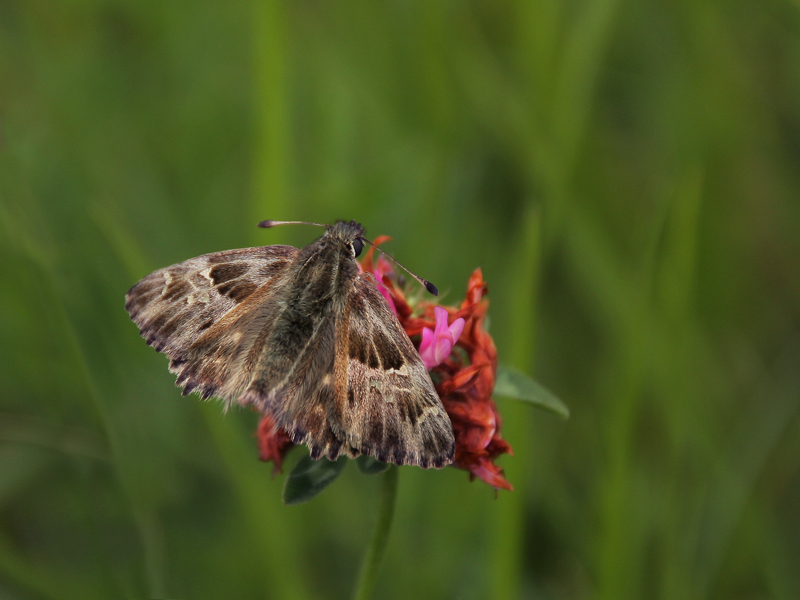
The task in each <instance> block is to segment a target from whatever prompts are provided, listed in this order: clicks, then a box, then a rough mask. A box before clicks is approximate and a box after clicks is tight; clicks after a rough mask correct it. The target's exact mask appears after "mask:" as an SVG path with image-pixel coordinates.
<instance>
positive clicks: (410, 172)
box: [0, 0, 800, 599]
mask: <svg viewBox="0 0 800 600" xmlns="http://www.w3.org/2000/svg"><path fill="white" fill-rule="evenodd" d="M799 64H800V12H798V5H797V3H796V2H794V3H793V2H787V1H784V0H775V1H772V2H767V3H746V2H734V3H730V2H726V3H723V2H706V3H687V2H681V3H677V4H674V5H670V6H666V5H664V6H660V5H659V6H656V5H648V4H633V3H622V2H618V1H613V0H603V1H597V2H578V3H572V4H565V3H563V2H555V1H549V0H539V1H536V2H523V1H519V2H509V3H489V2H483V3H482V2H421V1H417V2H402V3H398V2H373V1H370V2H367V1H366V0H363V1H357V2H351V3H340V4H325V3H314V2H295V3H260V2H253V3H244V2H242V3H234V4H226V5H224V6H223V5H221V4H217V3H210V2H200V3H192V4H185V3H177V4H176V3H170V4H164V5H144V4H136V3H126V2H110V1H101V0H87V1H85V2H82V3H72V4H61V5H59V4H56V5H51V4H47V5H45V4H42V3H37V2H21V1H17V2H6V3H4V4H3V5H2V6H0V89H2V90H3V94H2V100H0V233H1V234H2V235H0V277H1V278H2V285H0V340H2V343H0V383H2V401H1V402H2V403H1V404H0V596H3V597H9V598H82V599H83V598H108V597H123V598H141V597H175V598H221V597H224V598H252V597H268V598H287V597H291V598H318V597H319V598H343V597H347V596H348V594H349V592H350V589H351V586H352V585H353V583H354V581H355V577H356V575H357V570H358V565H359V564H360V560H361V556H362V552H363V551H364V549H365V547H366V544H367V541H368V539H369V534H370V527H371V517H372V515H374V505H375V502H376V495H377V481H376V480H375V479H373V478H370V477H367V476H363V475H360V474H359V473H358V472H357V469H355V468H348V469H346V470H345V472H344V474H343V475H342V477H341V479H340V481H337V482H336V484H335V485H334V486H332V487H331V488H330V489H329V490H327V491H326V492H325V493H324V494H323V495H322V496H320V497H319V498H317V499H315V500H314V501H313V502H311V503H309V504H306V505H302V506H296V507H284V506H282V505H281V504H280V486H281V483H282V479H281V477H277V478H275V479H272V478H271V477H270V469H271V467H270V466H269V465H264V464H261V463H259V462H258V461H257V460H256V448H255V444H254V439H253V431H254V428H255V425H256V422H257V416H256V415H254V414H250V413H247V412H245V411H234V412H232V413H230V414H228V415H224V416H223V414H222V411H221V410H220V408H219V406H218V405H217V404H211V403H205V404H204V403H201V402H199V401H198V400H196V399H195V398H188V399H187V398H181V397H180V395H179V392H178V390H177V389H176V388H174V387H173V378H172V376H171V375H169V374H168V373H167V369H166V361H165V359H164V358H163V357H161V356H159V355H157V354H156V353H155V352H153V351H152V350H150V349H148V348H147V347H146V346H145V344H144V342H143V341H142V340H141V339H140V338H139V337H138V335H137V333H136V330H135V327H134V326H133V325H132V324H131V323H130V322H129V321H128V319H127V316H126V314H125V311H124V309H123V297H124V294H125V291H126V290H127V288H128V287H130V285H132V284H133V283H134V282H135V281H136V280H137V279H138V278H140V277H142V276H143V275H145V274H147V273H148V272H149V271H150V270H152V269H155V268H158V267H161V266H165V265H168V264H171V263H174V262H178V261H180V260H184V259H186V258H189V257H191V256H195V255H198V254H201V253H204V252H211V251H216V250H222V249H227V248H234V247H239V246H244V245H253V244H270V243H278V242H280V243H293V244H295V245H301V244H305V243H307V242H308V241H310V240H311V239H312V238H313V236H314V235H316V232H313V231H310V230H308V229H306V228H301V227H297V228H288V227H287V228H282V229H280V230H275V231H272V230H270V231H261V230H257V229H255V223H256V222H257V221H259V220H261V219H265V218H278V219H281V218H285V219H308V220H313V221H318V222H331V221H333V220H334V219H336V218H346V219H351V218H354V219H357V220H359V221H361V222H362V223H363V224H364V225H365V226H366V227H367V228H368V230H369V235H372V236H375V235H378V234H380V233H387V234H391V235H392V236H393V237H394V241H393V242H392V243H391V244H390V247H389V246H387V249H388V250H389V251H390V252H391V253H392V254H394V255H395V256H397V257H398V258H399V259H400V260H401V261H402V262H403V263H404V264H405V265H406V266H408V267H409V268H411V269H412V270H414V271H415V272H418V273H419V274H420V275H422V276H424V277H426V278H430V279H431V280H433V281H434V282H436V284H437V285H438V286H439V287H440V289H442V290H443V291H444V292H445V293H446V294H447V295H446V296H445V302H457V301H460V299H461V297H462V295H463V292H464V287H465V285H466V280H467V278H468V276H469V274H470V273H471V271H472V270H473V269H474V268H475V267H477V266H481V267H482V268H483V272H484V276H485V278H486V279H487V281H488V282H489V285H490V292H491V293H490V298H491V301H492V308H491V323H492V325H491V327H492V333H493V334H494V336H495V340H496V342H497V346H498V350H499V353H500V357H501V361H503V362H506V363H508V364H510V365H513V366H516V367H517V368H520V369H523V370H526V371H528V372H531V373H533V374H535V375H536V376H537V377H538V378H539V379H540V380H541V381H542V382H543V383H544V384H546V386H547V387H548V388H549V389H551V390H553V391H555V392H556V393H557V394H559V395H560V396H561V397H562V398H563V399H564V400H565V401H566V402H567V404H568V405H569V406H570V409H571V412H572V417H571V419H570V421H568V422H566V423H565V422H561V421H560V420H559V419H557V418H554V417H552V416H551V415H549V414H545V413H534V412H530V411H529V409H527V408H526V407H524V406H522V405H514V404H512V403H510V402H508V401H501V404H500V409H501V412H502V413H503V415H504V417H505V422H504V426H503V432H504V434H505V436H506V437H507V438H508V439H509V440H510V442H511V443H512V445H513V446H514V448H515V452H516V453H515V456H513V457H505V458H503V459H502V464H503V465H505V466H506V467H507V472H508V476H509V479H510V480H511V482H512V483H513V484H514V485H515V487H516V491H515V492H513V493H505V492H504V493H501V494H499V495H498V497H497V498H496V499H495V495H494V493H493V492H492V491H491V490H489V489H487V488H486V487H485V486H484V485H483V484H481V483H478V482H475V483H471V484H470V483H469V482H468V481H467V476H466V475H465V474H464V473H463V472H460V471H456V470H454V469H445V470H444V471H441V472H426V471H422V470H420V469H412V468H408V469H401V472H400V496H399V501H398V505H397V511H396V523H395V526H394V528H393V531H392V537H391V540H390V545H389V549H388V554H387V559H386V564H385V566H384V569H383V573H382V576H381V581H380V584H379V591H378V597H381V598H408V597H417V598H464V599H470V598H595V597H601V598H614V599H616V598H641V597H647V598H651V597H652V598H681V599H684V598H730V597H736V598H765V597H769V598H772V597H774V598H795V597H800V578H798V576H797V574H796V565H797V564H798V563H799V562H800V517H799V516H798V513H797V510H796V507H795V504H796V498H797V497H798V494H799V493H800V472H799V469H800V435H799V434H798V407H800V399H799V398H800V380H799V376H798V373H799V372H800V371H798V367H797V365H798V364H800V338H799V332H800V277H798V265H800V235H798V233H800V209H799V208H798V202H797V198H798V197H799V196H800V173H798V170H797V164H799V163H800V150H799V149H800V68H798V65H799ZM293 452H294V455H290V460H289V468H291V465H292V464H293V462H294V461H295V460H297V457H298V456H300V455H301V454H302V452H303V450H295V451H293Z"/></svg>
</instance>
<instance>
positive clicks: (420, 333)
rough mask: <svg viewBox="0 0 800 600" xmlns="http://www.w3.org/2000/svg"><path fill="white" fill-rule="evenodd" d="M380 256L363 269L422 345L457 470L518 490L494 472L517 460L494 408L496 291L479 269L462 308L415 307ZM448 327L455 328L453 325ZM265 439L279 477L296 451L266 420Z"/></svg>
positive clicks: (265, 454) (264, 454)
mask: <svg viewBox="0 0 800 600" xmlns="http://www.w3.org/2000/svg"><path fill="white" fill-rule="evenodd" d="M388 239H390V238H388V237H387V236H380V237H378V238H376V239H375V241H374V242H373V243H374V245H375V246H378V245H380V244H381V243H383V242H385V241H387V240H388ZM373 255H374V247H370V249H369V250H368V251H367V252H366V253H365V255H364V258H363V259H362V261H361V263H360V269H361V271H362V272H364V273H370V274H372V275H373V276H374V278H375V283H376V286H377V288H378V290H379V291H380V292H381V294H382V295H383V297H384V298H386V301H387V302H388V304H389V306H390V307H391V308H392V311H393V312H394V313H395V314H396V315H397V318H398V320H399V321H400V324H401V325H402V326H403V328H404V329H405V331H406V333H407V334H408V336H409V337H410V338H411V339H412V341H414V340H418V348H419V353H420V356H421V357H422V360H423V362H424V363H425V367H426V368H427V369H428V370H429V371H430V373H431V379H432V380H433V381H434V385H435V387H436V392H437V393H438V394H439V397H440V398H441V400H442V404H443V405H444V408H445V410H446V411H447V414H448V415H449V417H450V421H451V423H452V424H453V434H454V436H455V442H456V449H455V459H454V461H453V466H454V467H457V468H459V469H464V470H465V471H468V472H469V474H470V479H474V478H476V477H477V478H478V479H480V480H482V481H484V482H486V483H488V484H489V485H490V486H492V487H494V488H495V489H504V490H512V489H513V488H512V486H511V484H510V483H509V482H508V481H506V479H505V476H504V473H503V469H502V468H501V467H498V466H497V465H495V464H494V461H495V460H496V459H497V458H498V457H500V456H501V455H503V454H513V452H512V450H511V446H510V445H509V444H508V442H506V441H505V440H504V439H503V438H502V437H501V436H500V429H501V425H502V421H501V418H500V413H499V412H498V411H497V405H496V404H495V403H494V400H492V391H493V390H494V384H495V378H496V375H497V350H496V348H495V346H494V341H493V340H492V336H491V335H489V332H487V331H486V330H485V329H484V326H483V325H484V320H485V318H486V312H487V310H488V308H489V302H488V301H487V300H486V299H485V298H484V296H485V295H486V294H487V292H488V286H487V285H486V282H484V280H483V274H482V272H481V270H480V269H476V270H475V272H474V273H473V274H472V276H471V277H470V279H469V283H468V285H467V294H466V298H465V299H464V301H463V302H462V303H461V304H460V306H458V307H455V306H440V305H438V304H436V303H435V302H434V301H430V300H424V299H423V300H417V301H415V302H414V301H411V302H410V301H409V299H408V298H407V297H406V295H405V294H404V293H403V291H402V290H401V289H400V287H399V286H398V285H396V274H395V273H394V271H393V269H392V266H391V264H390V263H389V262H388V261H387V260H386V259H385V258H384V257H383V256H381V257H380V258H379V259H378V260H377V261H373ZM448 321H452V322H451V323H450V325H448ZM415 343H417V342H415ZM258 439H259V446H260V448H261V458H262V460H272V461H273V462H274V463H275V469H276V470H278V471H279V470H280V467H281V462H282V460H283V457H284V456H285V454H286V452H287V451H288V450H289V448H291V447H292V442H291V440H290V439H289V436H288V434H286V432H285V431H283V430H281V429H276V427H275V425H274V423H273V422H272V420H271V419H270V418H269V417H264V418H263V419H262V420H261V424H260V425H259V428H258Z"/></svg>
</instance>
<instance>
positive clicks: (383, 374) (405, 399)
mask: <svg viewBox="0 0 800 600" xmlns="http://www.w3.org/2000/svg"><path fill="white" fill-rule="evenodd" d="M363 233H364V232H363V229H362V228H361V225H359V224H358V223H355V222H353V221H350V222H344V221H339V222H338V223H336V224H335V225H332V226H326V232H325V234H324V235H323V236H322V237H321V238H320V239H318V240H317V241H315V242H312V243H311V244H309V245H308V246H306V247H304V248H302V249H297V248H294V247H292V246H264V247H260V248H245V249H241V250H229V251H226V252H218V253H213V254H207V255H204V256H200V257H197V258H193V259H189V260H187V261H185V262H182V263H179V264H177V265H173V266H171V267H167V268H165V269H161V270H159V271H155V272H154V273H151V274H150V275H148V276H147V277H145V278H144V279H142V280H141V281H140V282H139V283H137V284H136V285H135V286H133V287H132V288H131V290H130V291H129V292H128V295H127V296H126V309H127V310H128V312H129V314H130V316H131V318H132V319H133V321H134V322H135V323H136V324H137V326H138V327H139V329H140V330H141V333H142V336H143V337H145V338H146V339H147V342H148V343H149V344H150V345H152V346H154V347H155V348H156V349H157V350H158V351H160V352H164V353H165V354H166V355H167V356H169V357H170V359H171V360H170V370H171V371H172V372H174V373H176V374H177V375H178V379H177V384H178V385H180V386H182V387H183V393H184V394H188V393H190V392H196V393H199V394H200V395H201V396H202V397H203V398H208V397H211V396H216V397H219V398H222V399H223V400H225V401H227V402H229V403H233V402H235V403H238V404H241V405H245V406H254V407H256V408H257V409H258V410H260V411H261V412H263V413H265V414H268V415H270V416H271V417H272V418H273V420H274V421H275V422H276V424H277V426H278V427H281V428H283V429H284V430H286V431H287V432H288V433H289V435H290V436H291V437H292V440H293V441H294V442H295V443H305V444H307V445H308V446H309V448H310V451H311V455H312V457H314V458H319V457H322V456H325V457H327V458H329V459H331V460H334V459H336V458H337V457H338V456H339V455H342V454H343V455H347V456H350V457H355V456H359V455H361V454H366V455H370V456H374V457H375V458H377V459H378V460H381V461H384V462H392V463H395V464H411V465H418V466H422V467H426V468H427V467H436V468H439V467H442V466H445V465H447V464H449V463H450V462H452V460H453V452H454V440H453V432H452V426H451V423H450V420H449V418H448V416H447V413H446V412H445V410H444V407H443V406H442V403H441V401H440V400H439V397H438V396H437V394H436V391H435V390H434V388H433V384H432V382H431V380H430V376H429V375H428V373H427V370H426V369H425V366H424V364H423V363H422V360H421V358H420V357H419V354H418V353H417V350H416V349H415V348H414V346H413V344H412V343H411V340H410V339H409V338H408V336H407V335H406V333H405V331H404V330H403V328H402V326H401V325H400V323H399V322H398V320H397V317H396V316H395V315H394V314H393V313H392V311H391V310H390V308H389V306H388V304H387V303H386V301H385V300H384V299H383V297H382V296H381V294H380V293H379V292H378V290H377V288H376V286H375V284H374V282H373V281H371V280H370V279H369V277H371V276H367V275H366V274H362V273H360V272H359V267H358V264H357V262H356V256H357V255H358V254H359V253H360V251H361V247H362V244H363V240H362V237H361V236H362V235H363Z"/></svg>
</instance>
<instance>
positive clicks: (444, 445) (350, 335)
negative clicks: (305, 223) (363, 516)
mask: <svg viewBox="0 0 800 600" xmlns="http://www.w3.org/2000/svg"><path fill="white" fill-rule="evenodd" d="M347 308H348V311H349V315H348V316H349V318H348V319H345V320H344V322H343V323H342V324H340V329H339V335H338V336H337V338H336V342H337V344H342V345H343V350H344V349H346V351H342V352H341V354H339V353H338V352H337V365H336V379H337V381H343V380H344V377H343V375H342V372H343V371H345V372H346V373H347V377H346V380H347V387H346V393H345V392H344V391H342V392H341V393H340V394H337V396H336V402H334V403H333V404H332V411H331V415H330V417H331V421H332V424H333V429H334V432H335V433H336V434H337V435H339V436H341V437H342V439H343V441H344V442H345V443H346V445H347V446H348V447H353V448H357V449H358V450H359V451H360V452H361V453H362V454H367V455H370V456H374V457H376V458H377V459H378V460H380V461H383V462H391V463H395V464H398V465H405V464H409V465H418V466H421V467H425V468H427V467H435V468H441V467H444V466H446V465H448V464H450V463H451V462H452V461H453V454H454V448H455V442H454V438H453V426H452V424H451V423H450V418H449V417H448V416H447V412H446V411H445V409H444V406H443V405H442V401H441V400H440V399H439V396H438V395H437V394H436V390H435V389H434V387H433V382H431V378H430V376H429V375H428V371H427V369H426V368H425V365H424V364H423V362H422V359H421V358H420V356H419V353H418V352H417V350H416V348H414V345H413V344H412V343H411V340H410V339H409V338H408V335H407V334H406V332H405V330H404V329H403V327H402V325H400V322H399V321H398V320H397V317H396V316H395V315H394V313H393V312H392V311H391V309H390V308H389V305H388V304H387V303H386V300H384V298H383V296H381V294H380V292H379V291H378V289H377V288H376V286H375V284H374V283H373V282H371V281H369V280H368V279H367V277H366V276H363V275H362V276H360V277H359V278H358V279H357V281H356V285H355V289H354V290H353V292H352V294H351V296H350V298H349V299H348V303H347ZM340 357H346V365H345V363H344V359H342V360H340Z"/></svg>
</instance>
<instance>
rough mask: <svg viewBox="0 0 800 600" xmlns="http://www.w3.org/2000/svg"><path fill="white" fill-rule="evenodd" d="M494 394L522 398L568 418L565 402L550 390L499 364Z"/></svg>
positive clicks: (516, 398)
mask: <svg viewBox="0 0 800 600" xmlns="http://www.w3.org/2000/svg"><path fill="white" fill-rule="evenodd" d="M494 394H495V396H503V397H505V398H513V399H514V400H522V401H523V402H527V403H528V404H532V405H533V406H535V407H537V408H543V409H544V410H549V411H550V412H554V413H556V414H557V415H559V416H561V417H564V418H565V419H569V408H567V405H566V404H564V403H563V402H562V401H561V400H560V399H558V398H557V397H556V396H555V395H554V394H553V393H552V392H550V390H548V389H546V388H544V387H543V386H541V385H540V384H539V383H537V382H536V381H534V380H533V379H531V378H530V377H528V376H527V375H525V374H523V373H520V372H519V371H516V370H514V369H512V368H510V367H505V366H502V365H501V366H499V367H498V368H497V382H496V383H495V385H494Z"/></svg>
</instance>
